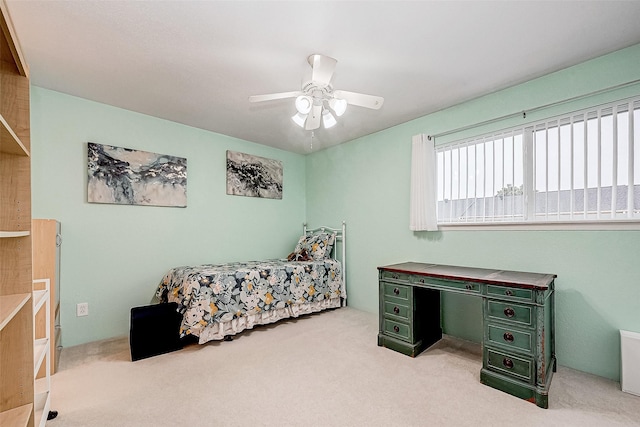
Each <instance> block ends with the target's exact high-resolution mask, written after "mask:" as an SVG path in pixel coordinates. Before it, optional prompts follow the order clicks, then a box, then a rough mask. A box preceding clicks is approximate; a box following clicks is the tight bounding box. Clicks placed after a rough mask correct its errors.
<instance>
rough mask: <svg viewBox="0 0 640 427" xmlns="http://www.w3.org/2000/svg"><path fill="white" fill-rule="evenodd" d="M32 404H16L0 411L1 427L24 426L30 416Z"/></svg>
mask: <svg viewBox="0 0 640 427" xmlns="http://www.w3.org/2000/svg"><path fill="white" fill-rule="evenodd" d="M32 408H33V404H31V403H28V404H26V405H22V406H18V407H17V408H13V409H9V410H8V411H4V412H0V425H1V426H3V427H26V426H27V425H28V424H29V418H31V409H32Z"/></svg>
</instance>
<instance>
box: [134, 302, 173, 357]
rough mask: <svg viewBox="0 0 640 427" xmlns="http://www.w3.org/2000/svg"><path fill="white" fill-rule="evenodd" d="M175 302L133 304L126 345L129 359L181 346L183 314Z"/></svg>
mask: <svg viewBox="0 0 640 427" xmlns="http://www.w3.org/2000/svg"><path fill="white" fill-rule="evenodd" d="M177 309H178V304H177V303H175V302H171V303H166V304H165V303H162V304H155V305H147V306H144V307H134V308H132V309H131V327H130V329H129V345H130V347H131V360H133V361H135V360H139V359H144V358H147V357H151V356H156V355H158V354H163V353H168V352H170V351H175V350H180V349H181V348H182V345H183V344H182V340H181V339H180V323H181V322H182V315H181V314H180V313H178V312H177Z"/></svg>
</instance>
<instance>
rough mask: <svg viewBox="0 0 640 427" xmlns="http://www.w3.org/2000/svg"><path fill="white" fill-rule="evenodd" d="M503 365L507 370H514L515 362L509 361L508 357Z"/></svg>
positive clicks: (503, 360) (503, 361)
mask: <svg viewBox="0 0 640 427" xmlns="http://www.w3.org/2000/svg"><path fill="white" fill-rule="evenodd" d="M502 364H503V365H504V367H505V368H507V369H513V360H511V359H509V358H508V357H505V358H504V359H502Z"/></svg>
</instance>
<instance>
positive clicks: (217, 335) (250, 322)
mask: <svg viewBox="0 0 640 427" xmlns="http://www.w3.org/2000/svg"><path fill="white" fill-rule="evenodd" d="M337 307H340V298H330V299H325V300H322V301H315V302H311V303H306V304H293V305H290V306H287V307H285V308H278V309H274V310H268V311H264V312H262V313H258V314H250V315H246V316H243V317H238V318H236V319H232V320H230V321H228V322H216V323H214V324H211V325H208V326H206V327H205V328H204V329H203V330H201V331H200V333H199V335H198V343H199V344H204V343H206V342H208V341H213V340H221V339H224V337H225V336H228V335H235V334H237V333H239V332H242V331H244V330H245V329H253V327H254V326H257V325H268V324H269V323H274V322H277V321H278V320H281V319H288V318H291V317H298V316H301V315H303V314H310V313H316V312H318V311H323V310H327V309H330V308H337Z"/></svg>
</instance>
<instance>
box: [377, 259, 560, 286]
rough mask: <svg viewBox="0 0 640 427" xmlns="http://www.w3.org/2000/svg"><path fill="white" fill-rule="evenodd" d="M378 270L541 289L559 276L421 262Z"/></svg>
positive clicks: (388, 266)
mask: <svg viewBox="0 0 640 427" xmlns="http://www.w3.org/2000/svg"><path fill="white" fill-rule="evenodd" d="M378 270H384V271H393V272H397V273H407V274H418V275H421V276H429V277H437V278H441V279H449V280H464V281H469V282H481V283H490V284H494V285H503V286H514V287H518V288H528V289H541V290H545V289H548V288H549V285H550V284H551V282H553V279H555V278H556V277H557V275H555V274H542V273H526V272H523V271H509V270H493V269H488V268H474V267H457V266H453V265H439V264H424V263H420V262H404V263H401V264H393V265H387V266H384V267H378Z"/></svg>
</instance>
